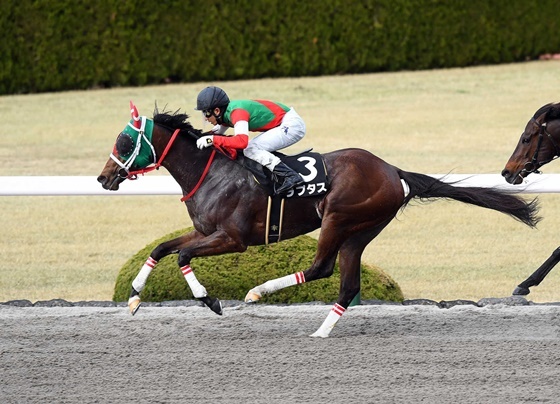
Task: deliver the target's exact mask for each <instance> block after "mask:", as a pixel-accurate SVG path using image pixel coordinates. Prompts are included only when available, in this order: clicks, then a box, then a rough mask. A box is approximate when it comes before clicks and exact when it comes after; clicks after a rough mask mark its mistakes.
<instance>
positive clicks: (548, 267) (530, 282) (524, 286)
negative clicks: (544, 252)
mask: <svg viewBox="0 0 560 404" xmlns="http://www.w3.org/2000/svg"><path fill="white" fill-rule="evenodd" d="M559 261H560V247H558V248H557V249H556V250H554V252H553V253H552V255H551V256H550V257H548V259H547V260H546V261H545V262H543V264H542V265H541V266H540V267H539V268H537V270H536V271H535V272H533V274H531V276H529V277H528V278H527V279H525V280H524V281H523V282H521V283H520V284H519V285H518V286H517V287H516V288H515V290H514V291H513V295H515V296H526V295H528V294H529V293H530V290H529V288H530V287H531V286H537V285H539V284H540V283H541V282H542V280H543V279H544V278H545V277H546V276H547V275H548V273H549V272H550V271H552V268H554V266H555V265H556V264H558V262H559Z"/></svg>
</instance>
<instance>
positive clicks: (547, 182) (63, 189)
mask: <svg viewBox="0 0 560 404" xmlns="http://www.w3.org/2000/svg"><path fill="white" fill-rule="evenodd" d="M430 175H431V176H432V177H436V178H442V177H443V178H442V179H443V180H444V181H445V182H456V181H460V182H459V183H457V184H455V185H457V186H479V187H495V188H498V189H503V190H509V191H511V192H515V193H527V194H531V193H533V194H537V193H559V192H560V174H542V175H535V174H533V175H531V176H529V178H528V179H526V181H525V182H524V183H523V184H521V185H510V184H507V183H506V182H505V180H504V179H503V178H502V177H501V176H500V175H499V174H430ZM96 178H97V177H94V176H11V177H10V176H4V177H2V176H0V196H33V195H38V196H76V195H112V196H122V195H181V194H182V193H181V187H179V185H178V184H177V183H176V182H175V180H174V179H173V178H172V177H171V176H168V175H152V176H149V175H147V176H142V177H140V178H138V180H136V181H124V182H123V183H122V184H121V186H120V189H119V190H118V191H117V192H112V191H107V190H104V189H103V188H102V187H101V185H100V184H99V183H98V182H97V179H96Z"/></svg>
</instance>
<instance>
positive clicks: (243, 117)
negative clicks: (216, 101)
mask: <svg viewBox="0 0 560 404" xmlns="http://www.w3.org/2000/svg"><path fill="white" fill-rule="evenodd" d="M250 117H251V115H250V114H249V111H247V110H245V109H240V108H237V109H234V110H233V111H231V114H230V121H231V124H232V126H235V124H236V123H237V122H239V121H247V122H249V118H250Z"/></svg>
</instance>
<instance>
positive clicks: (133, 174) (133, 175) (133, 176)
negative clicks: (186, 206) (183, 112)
mask: <svg viewBox="0 0 560 404" xmlns="http://www.w3.org/2000/svg"><path fill="white" fill-rule="evenodd" d="M179 132H180V130H179V129H176V130H175V132H173V136H171V139H169V142H168V143H167V146H165V150H164V151H163V153H162V154H161V156H160V158H159V161H158V162H157V163H156V164H155V165H153V166H151V167H146V168H142V169H141V170H136V171H131V172H129V173H128V176H127V177H126V178H127V179H129V180H135V179H136V178H137V176H138V174H141V175H144V174H146V173H149V172H150V171H153V170H157V169H158V168H160V167H161V163H162V162H163V160H164V159H165V156H167V153H168V152H169V149H170V148H171V146H172V145H173V142H175V139H176V138H177V135H178V134H179ZM215 155H216V150H215V149H214V150H212V154H210V158H209V159H208V163H206V167H205V168H204V171H203V172H202V175H201V176H200V179H199V180H198V183H197V184H196V185H195V187H194V188H193V190H192V191H191V192H189V193H188V194H187V195H185V196H183V197H182V198H181V202H185V201H187V200H189V199H190V198H191V197H192V196H193V195H194V194H195V192H196V191H198V188H200V186H201V185H202V182H203V181H204V178H206V175H207V174H208V171H210V166H211V165H212V161H214V156H215Z"/></svg>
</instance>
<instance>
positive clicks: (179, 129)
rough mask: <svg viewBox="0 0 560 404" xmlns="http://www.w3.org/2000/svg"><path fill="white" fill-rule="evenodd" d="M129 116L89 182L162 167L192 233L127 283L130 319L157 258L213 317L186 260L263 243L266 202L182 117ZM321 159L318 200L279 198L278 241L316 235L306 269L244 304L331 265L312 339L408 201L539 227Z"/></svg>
mask: <svg viewBox="0 0 560 404" xmlns="http://www.w3.org/2000/svg"><path fill="white" fill-rule="evenodd" d="M131 112H132V116H133V119H132V120H131V121H130V122H129V123H128V125H127V126H126V127H125V129H124V130H123V132H121V133H120V134H119V136H118V137H117V140H116V143H115V147H114V149H113V153H112V154H111V158H110V159H109V160H108V161H107V164H106V165H105V167H104V168H103V171H102V172H101V174H100V175H99V177H98V179H97V180H98V181H99V182H100V183H101V184H102V185H103V188H105V189H108V190H113V191H116V190H118V189H119V184H120V183H121V182H122V181H124V180H125V179H127V178H131V177H134V175H136V174H137V173H138V172H145V171H146V170H147V169H145V170H142V168H144V167H148V169H151V168H153V167H156V166H157V167H159V166H160V165H161V166H163V167H165V168H166V169H167V171H169V173H170V174H171V175H172V176H173V178H174V179H175V180H176V181H177V182H178V183H179V185H180V186H181V188H182V191H183V195H184V197H183V199H182V200H185V201H186V207H187V210H188V212H189V215H190V217H191V219H192V221H193V225H194V228H195V230H194V231H192V232H191V233H188V234H186V235H184V236H181V237H179V238H176V239H174V240H171V241H168V242H165V243H162V244H161V245H159V246H157V247H156V248H155V249H154V250H153V251H152V253H151V254H150V257H148V259H147V260H146V263H145V264H144V265H143V267H142V268H141V269H140V271H139V273H138V275H137V277H136V278H135V280H134V281H133V283H132V291H131V295H130V299H129V307H130V310H131V313H132V314H134V313H135V312H136V310H137V309H138V307H139V305H140V296H139V294H140V292H141V291H142V289H143V288H144V286H145V284H146V280H147V278H148V276H149V274H150V271H151V270H152V269H153V267H154V266H155V265H156V264H157V262H158V261H159V260H161V259H162V258H163V257H165V256H166V255H169V254H174V253H178V264H179V266H180V268H181V270H182V272H183V274H184V276H185V279H186V281H187V282H188V284H189V286H190V288H191V289H192V291H193V295H194V296H195V297H196V298H198V299H200V300H202V301H203V302H204V303H205V304H206V305H207V306H208V307H210V308H211V309H212V310H213V311H214V312H216V313H218V314H221V313H222V307H221V303H220V301H219V300H218V299H217V298H214V297H210V296H209V295H208V293H207V291H206V289H205V288H204V286H203V285H201V284H200V283H199V282H198V280H197V279H196V277H195V275H194V272H193V270H192V268H191V266H190V262H191V260H192V258H194V257H202V256H209V255H218V254H226V253H233V252H243V251H245V250H246V249H247V247H248V246H250V245H259V244H265V234H266V218H267V200H268V196H269V194H268V193H267V191H266V190H265V188H263V187H262V186H261V185H259V184H258V183H257V182H256V181H255V177H254V176H253V175H252V174H251V172H249V171H248V170H247V169H246V168H244V167H243V166H242V165H241V164H239V162H238V161H235V160H233V159H231V158H228V157H227V156H226V155H224V154H222V153H219V152H218V153H216V151H215V150H210V149H205V150H198V149H197V147H196V144H195V141H196V138H198V137H199V136H200V135H201V132H200V131H198V130H196V129H193V127H192V126H191V125H190V124H189V123H188V121H187V119H188V116H187V115H186V114H181V113H179V112H175V113H166V112H162V113H160V112H159V111H158V109H157V107H156V109H155V111H154V116H153V120H152V119H148V118H147V117H145V116H138V113H137V110H136V108H135V107H134V106H133V105H132V103H131ZM322 157H323V159H324V166H325V167H326V169H327V172H328V178H329V187H328V191H327V193H326V194H323V195H320V196H309V197H305V198H294V197H292V198H285V199H284V201H285V207H284V214H283V225H282V226H283V230H282V239H288V238H292V237H296V236H298V235H301V234H305V233H308V232H310V231H312V230H315V229H317V228H319V227H320V228H321V233H320V236H319V240H318V247H317V252H316V255H315V258H314V260H313V262H312V263H311V266H310V267H309V268H308V269H306V270H304V271H301V272H298V273H297V274H293V275H288V276H285V277H282V278H278V279H273V280H269V281H267V282H265V283H264V284H262V285H259V286H256V287H255V288H253V289H252V290H250V291H249V292H248V294H247V297H246V298H245V301H246V302H255V301H257V300H259V298H261V297H262V295H264V294H267V293H272V292H274V291H276V290H279V289H281V288H285V287H288V286H292V285H297V284H301V283H303V282H311V281H314V280H317V279H321V278H325V277H328V276H330V275H331V274H332V273H333V268H334V265H335V260H336V258H337V256H338V257H339V266H340V277H341V280H340V295H339V298H338V301H337V302H336V304H334V307H333V308H332V310H330V312H329V314H328V315H327V318H326V319H325V321H324V322H323V324H322V325H321V326H320V327H319V329H318V330H317V331H316V332H315V333H314V334H312V336H314V337H327V336H328V335H329V333H330V331H331V329H332V328H333V327H334V325H335V324H336V322H337V321H338V319H339V318H340V316H341V315H342V314H343V313H344V312H345V310H346V309H347V308H348V306H349V304H350V302H351V301H352V299H353V298H354V297H355V296H356V295H357V294H358V292H359V291H360V260H361V256H362V252H363V251H364V248H365V247H366V246H367V245H368V244H369V243H370V242H371V241H372V240H373V239H374V238H375V237H376V236H377V235H378V234H379V233H380V232H381V231H382V230H383V229H384V228H385V227H386V226H387V225H388V224H389V223H390V222H391V220H393V218H394V217H395V216H396V214H397V213H398V212H399V210H400V209H403V208H404V207H405V206H406V205H407V204H408V203H409V202H410V201H411V200H412V199H414V198H418V199H423V200H430V199H437V198H447V199H455V200H457V201H460V202H464V203H468V204H472V205H476V206H481V207H484V208H488V209H493V210H496V211H499V212H503V213H505V214H507V215H510V216H512V217H513V218H515V219H517V220H519V221H521V222H523V223H525V224H527V225H529V226H531V227H534V226H535V225H536V223H537V222H538V217H537V210H538V206H537V203H536V201H531V202H526V201H525V200H523V199H522V198H520V197H517V196H514V195H511V194H508V193H506V192H501V191H499V190H495V189H491V188H480V187H460V186H458V187H456V186H453V185H450V184H447V183H445V182H442V181H440V180H438V179H435V178H432V177H430V176H428V175H424V174H417V173H412V172H407V171H403V170H400V169H399V168H397V167H394V166H392V165H390V164H388V163H386V162H385V161H383V160H381V159H380V158H379V157H377V156H375V155H373V154H372V153H370V152H368V151H366V150H361V149H344V150H337V151H333V152H330V153H326V154H323V155H322ZM152 164H155V166H152ZM134 170H136V171H134ZM138 170H139V171H138ZM302 174H308V173H302Z"/></svg>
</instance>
